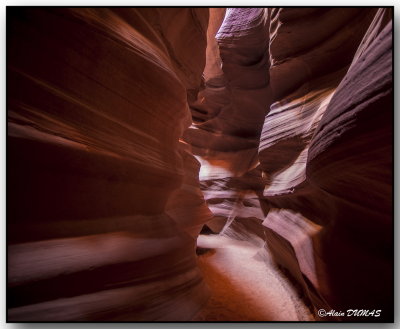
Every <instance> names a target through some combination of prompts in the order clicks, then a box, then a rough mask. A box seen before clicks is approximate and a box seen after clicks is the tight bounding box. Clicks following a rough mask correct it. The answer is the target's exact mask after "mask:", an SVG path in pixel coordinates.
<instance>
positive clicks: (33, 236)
mask: <svg viewBox="0 0 400 329" xmlns="http://www.w3.org/2000/svg"><path fill="white" fill-rule="evenodd" d="M7 13H8V17H7V24H8V26H7V33H8V41H9V43H8V48H7V51H8V53H7V57H8V76H7V87H8V91H9V93H8V154H7V167H8V179H9V184H8V189H7V198H8V244H9V246H8V286H9V293H8V307H9V311H8V317H9V320H11V321H38V320H39V321H53V320H55V321H71V320H78V321H88V320H89V321H93V320H96V321H98V320H112V321H114V320H189V319H190V318H191V317H192V315H193V314H194V313H196V312H197V311H198V309H199V308H200V307H201V306H202V305H203V304H204V303H205V302H206V300H207V296H208V295H207V289H206V287H205V285H204V284H203V281H202V277H201V274H200V272H199V270H198V269H197V266H196V254H195V238H196V237H197V233H198V232H199V231H200V229H201V225H202V224H203V223H204V222H205V221H206V220H207V219H208V218H209V216H210V215H209V210H208V208H207V207H206V206H205V203H204V199H203V197H202V194H201V192H200V190H199V185H198V178H197V176H198V175H197V173H198V170H199V165H198V163H197V161H196V159H195V158H194V157H193V156H192V155H191V154H190V153H188V152H187V150H186V149H187V146H185V145H184V144H182V143H180V142H179V138H180V136H181V135H182V134H183V131H184V130H185V129H186V128H187V127H188V126H189V125H190V123H191V116H190V112H189V109H188V106H187V90H189V89H194V88H198V86H199V85H200V82H201V74H202V72H203V69H204V65H205V49H206V31H207V25H208V9H207V8H202V9H194V8H192V9H185V8H180V9H179V8H176V9H175V8H170V9H169V8H168V9H166V8H164V9H157V8H152V9H146V8H142V9H127V8H122V9H118V8H113V9H99V8H91V9H84V8H76V9H55V8H53V9H43V8H35V9H32V8H31V9H26V8H25V9H24V8H9V9H8V10H7ZM171 21H173V22H174V24H171ZM176 198H178V199H179V200H180V205H179V204H177V201H176Z"/></svg>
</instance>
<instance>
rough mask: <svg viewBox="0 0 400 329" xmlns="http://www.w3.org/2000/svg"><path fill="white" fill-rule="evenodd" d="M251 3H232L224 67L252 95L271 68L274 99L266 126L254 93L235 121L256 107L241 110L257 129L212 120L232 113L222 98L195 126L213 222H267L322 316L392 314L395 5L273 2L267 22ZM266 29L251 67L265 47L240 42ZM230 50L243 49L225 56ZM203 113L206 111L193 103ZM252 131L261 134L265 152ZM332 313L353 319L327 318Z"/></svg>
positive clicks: (279, 255) (244, 225)
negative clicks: (243, 130) (241, 128)
mask: <svg viewBox="0 0 400 329" xmlns="http://www.w3.org/2000/svg"><path fill="white" fill-rule="evenodd" d="M246 10H249V9H240V8H234V9H230V10H228V11H227V16H226V18H225V20H224V22H223V25H222V26H221V28H220V31H219V32H218V34H217V40H218V43H219V47H220V53H221V59H222V67H223V70H224V77H225V80H227V81H228V87H230V88H232V89H231V90H234V92H235V93H236V92H237V90H236V89H234V88H233V87H231V86H235V87H236V86H237V85H240V84H241V85H240V86H241V89H242V91H243V94H241V98H242V99H243V100H245V99H249V98H251V99H257V98H256V97H253V96H252V95H254V94H253V88H254V87H255V85H254V84H253V82H254V83H256V81H261V80H260V79H259V78H258V77H261V76H262V75H264V77H265V78H264V79H265V80H264V82H263V83H264V85H266V88H265V89H264V90H265V93H264V94H263V99H264V103H260V101H259V100H257V104H258V105H261V104H262V105H263V108H264V109H263V111H264V114H265V115H266V116H265V120H264V123H263V126H262V127H260V125H259V123H260V121H259V120H260V119H259V117H258V116H256V115H255V113H256V112H255V110H256V108H257V107H256V106H252V112H250V111H249V110H248V108H249V106H251V105H250V104H248V106H243V107H237V108H236V109H237V111H232V113H231V116H230V118H229V119H228V120H225V119H224V120H223V121H224V125H225V124H226V122H229V120H232V121H233V120H234V119H233V118H236V119H235V121H236V120H239V114H238V113H241V114H242V116H243V117H245V118H242V119H241V120H243V121H240V122H243V124H244V127H246V122H247V121H248V120H249V118H254V119H255V120H256V121H257V124H253V127H254V134H253V135H251V134H249V135H246V134H245V133H243V135H241V134H240V133H238V132H237V131H231V132H230V134H229V138H228V137H227V135H228V130H222V129H220V130H219V131H218V133H217V134H215V132H214V131H215V130H212V129H210V126H211V125H210V124H209V122H211V123H213V124H214V122H216V121H217V119H216V118H222V117H223V115H222V114H220V113H221V112H222V113H223V109H224V107H221V110H220V111H213V113H218V115H217V116H216V117H215V115H214V116H213V119H211V120H208V121H207V120H205V121H204V122H202V123H200V124H195V127H194V128H196V129H197V130H195V129H194V128H191V129H189V130H188V131H187V133H186V134H185V137H186V136H188V134H189V133H191V135H190V136H189V137H190V138H188V141H189V142H190V143H191V144H192V145H194V146H195V148H194V150H195V151H194V152H195V154H199V155H201V156H202V158H201V159H200V161H201V162H202V168H201V170H200V183H201V188H202V190H203V191H204V195H205V198H206V200H207V202H208V204H209V206H210V209H211V210H212V211H213V213H214V215H215V217H214V219H213V220H212V221H210V222H208V223H207V225H208V226H209V227H210V228H211V229H212V230H213V231H214V232H220V233H219V234H220V235H222V236H226V237H229V238H232V234H233V236H234V237H235V236H236V238H237V239H239V240H240V239H241V238H240V236H242V235H243V234H244V233H243V232H245V231H246V230H247V233H246V236H247V238H248V239H249V241H253V240H254V239H255V238H254V236H253V235H252V234H253V233H254V231H255V229H254V226H255V225H258V229H257V230H258V231H259V232H264V233H265V234H264V237H263V238H264V239H265V241H266V243H267V244H266V245H265V246H261V248H268V249H269V252H270V253H272V255H273V257H274V259H275V261H276V262H277V264H278V265H279V266H280V267H281V269H282V271H283V272H284V273H285V274H286V275H287V276H288V277H289V278H290V279H291V280H292V282H293V283H294V284H295V285H296V286H297V287H299V291H301V292H300V293H301V294H302V295H303V296H304V298H305V300H306V301H308V304H309V307H310V310H311V311H312V312H313V313H314V314H315V317H316V319H317V320H324V318H320V317H318V314H317V310H318V309H319V308H325V309H331V308H335V309H337V310H346V309H351V308H352V309H370V310H373V309H383V310H382V314H381V316H380V317H379V318H375V317H372V318H371V317H370V318H363V319H362V321H368V320H369V321H371V320H372V321H374V320H378V321H382V319H391V318H392V317H393V309H392V293H393V289H392V287H393V286H392V284H391V282H393V278H392V264H393V255H392V252H391V251H390V249H391V248H392V246H393V238H392V215H393V214H392V210H391V209H392V185H391V181H392V174H391V169H392V151H391V145H392V142H391V140H392V136H393V130H392V122H393V113H392V109H393V104H392V90H391V83H392V80H391V53H392V49H391V35H392V32H391V15H392V14H391V11H390V9H384V8H383V9H382V8H381V9H377V8H372V9H371V8H370V9H368V8H308V9H304V8H270V9H264V10H263V11H264V17H266V19H265V20H262V23H261V21H259V22H260V23H261V26H262V28H258V29H254V26H256V25H257V19H255V17H257V14H256V10H255V9H253V10H254V11H252V12H251V13H249V12H246V13H244V12H245V11H246ZM258 10H259V11H260V12H261V11H262V9H258ZM258 15H261V14H260V13H259V14H258ZM260 23H258V24H260ZM260 29H262V31H263V38H264V39H263V40H265V42H267V43H268V46H267V47H265V43H264V42H262V41H261V39H259V41H258V42H257V44H258V46H256V45H254V47H255V49H257V50H261V49H262V53H263V54H264V57H263V56H262V55H261V54H262V53H259V54H260V55H258V58H259V59H261V60H260V61H259V63H264V64H265V65H266V66H262V67H260V66H258V67H259V69H260V70H259V71H257V74H259V75H257V74H255V71H256V70H252V69H254V68H255V67H257V65H255V66H252V65H251V64H250V63H249V65H247V66H245V67H241V69H243V71H240V70H239V69H238V68H235V69H232V70H230V69H231V68H233V64H232V62H234V63H235V64H237V63H238V62H239V60H238V58H242V57H243V58H253V57H252V56H253V54H257V50H254V49H251V47H248V48H246V47H247V45H248V44H249V43H248V42H244V41H243V44H240V43H241V39H240V36H241V35H246V36H250V39H251V40H255V39H256V38H257V36H255V35H252V34H251V33H254V31H257V30H260ZM238 31H240V32H238ZM230 33H231V34H230ZM235 33H238V34H235ZM224 38H226V39H224ZM246 40H247V39H246ZM239 44H240V45H239ZM227 50H229V53H230V54H232V55H231V56H226V57H224V54H226V52H227ZM246 51H247V56H246V55H245V52H246ZM224 52H225V53H224ZM266 55H268V57H269V58H268V60H267V59H266V58H265V56H266ZM235 61H236V62H235ZM254 61H255V59H254ZM367 66H368V69H367ZM206 67H207V64H206ZM245 69H248V70H249V71H248V72H249V74H250V72H252V73H253V74H254V77H253V78H252V79H251V81H252V82H249V81H248V80H246V77H247V75H246V73H243V72H244V70H245ZM266 69H268V71H267V70H266ZM378 72H379V73H378ZM220 80H221V79H220ZM378 81H379V82H378ZM236 83H237V84H236ZM246 85H247V87H246ZM228 89H229V88H228ZM206 90H207V84H206ZM216 95H217V94H216V93H213V94H212V93H208V94H207V93H206V94H205V96H204V99H202V104H208V106H207V105H204V107H203V108H202V109H203V110H202V111H203V112H207V110H208V111H211V110H210V109H213V108H214V107H213V105H214V104H215V102H216V100H217V99H218V100H221V99H225V98H222V97H219V98H217V96H216ZM253 111H254V112H253ZM263 111H262V110H261V108H260V111H259V112H257V113H259V115H261V113H262V112H263ZM192 113H193V116H194V118H196V115H197V112H196V108H195V109H194V111H193V106H192ZM207 113H209V112H207ZM372 113H374V114H372ZM378 113H379V114H378ZM203 119H204V118H203ZM237 122H239V121H237ZM207 123H208V124H207ZM215 126H216V124H214V126H212V127H215ZM218 127H221V126H218ZM222 127H225V126H222ZM225 129H226V128H225ZM199 130H203V131H202V132H201V133H200V132H199ZM210 130H211V131H212V132H213V134H214V135H213V140H215V142H213V143H212V144H210V143H209V141H210V139H209V138H207V136H208V134H210ZM232 132H234V133H236V134H235V135H234V136H235V138H232ZM195 133H197V134H198V135H199V136H200V135H201V136H202V150H204V149H205V150H206V152H204V151H203V152H202V153H201V152H198V153H196V151H197V150H198V144H196V143H197V139H194V138H193V136H194V134H195ZM238 135H240V136H241V140H240V142H239V141H238V140H237V139H236V137H237V136H238ZM252 136H257V137H256V138H255V140H253V139H252V138H251V137H252ZM243 139H245V140H246V141H247V142H249V141H254V145H258V154H257V155H253V153H250V150H252V146H250V145H248V146H246V142H244V141H242V140H243ZM235 148H236V149H240V152H241V153H240V157H237V158H235V157H234V156H232V157H228V156H227V151H229V150H231V149H235ZM243 149H244V150H246V151H243ZM215 150H218V151H215ZM245 152H249V153H245ZM210 154H212V156H213V157H212V160H210V159H211V155H210ZM235 154H239V153H237V152H235ZM250 154H251V156H250ZM249 160H250V161H249ZM232 168H235V169H236V168H240V170H236V171H235V170H232ZM254 219H257V220H256V221H254ZM239 223H240V224H239ZM265 228H267V230H265ZM232 232H236V233H232ZM251 232H253V233H251ZM202 239H203V238H202ZM201 241H202V240H201ZM375 282H376V283H375ZM325 319H326V318H325ZM332 319H337V320H343V318H341V319H340V318H328V320H332ZM344 320H355V321H360V318H357V317H353V318H352V317H347V318H345V319H344Z"/></svg>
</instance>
